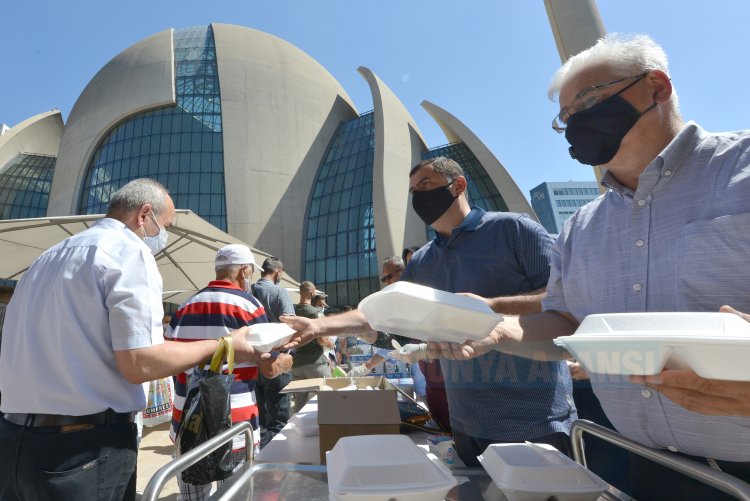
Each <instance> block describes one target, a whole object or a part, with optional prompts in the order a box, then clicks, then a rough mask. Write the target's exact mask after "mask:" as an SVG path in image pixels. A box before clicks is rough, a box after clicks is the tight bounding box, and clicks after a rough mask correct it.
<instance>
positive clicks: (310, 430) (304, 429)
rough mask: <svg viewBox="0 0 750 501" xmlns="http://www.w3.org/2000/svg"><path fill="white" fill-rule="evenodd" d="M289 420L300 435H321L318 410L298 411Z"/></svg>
mask: <svg viewBox="0 0 750 501" xmlns="http://www.w3.org/2000/svg"><path fill="white" fill-rule="evenodd" d="M289 422H290V423H291V425H292V429H293V430H294V431H295V432H296V433H297V434H298V435H301V436H303V437H312V436H316V435H320V427H319V426H318V413H317V412H298V413H297V414H294V415H293V416H292V417H291V418H290V419H289Z"/></svg>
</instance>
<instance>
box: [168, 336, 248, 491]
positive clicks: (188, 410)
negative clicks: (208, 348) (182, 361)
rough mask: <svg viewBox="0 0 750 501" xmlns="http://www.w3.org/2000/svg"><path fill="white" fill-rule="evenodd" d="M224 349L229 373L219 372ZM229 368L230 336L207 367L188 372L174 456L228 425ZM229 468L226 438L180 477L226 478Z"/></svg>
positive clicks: (231, 356)
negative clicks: (188, 380)
mask: <svg viewBox="0 0 750 501" xmlns="http://www.w3.org/2000/svg"><path fill="white" fill-rule="evenodd" d="M225 351H226V353H227V363H228V365H229V371H228V372H229V373H228V374H221V372H220V371H221V361H222V359H223V354H224V352H225ZM233 370H234V347H233V346H232V338H231V337H225V338H221V340H220V341H219V346H218V347H217V348H216V352H214V356H213V358H212V359H211V365H210V366H209V369H208V370H204V369H202V368H200V367H196V368H195V370H194V371H193V374H192V375H191V376H190V383H189V384H188V389H187V396H186V397H185V407H184V410H183V413H182V417H181V418H180V424H179V427H178V430H177V436H176V438H175V455H176V456H180V455H182V454H185V453H186V452H188V451H189V450H191V449H193V448H195V447H197V446H199V445H201V444H202V443H204V442H206V441H207V440H208V439H210V438H213V437H215V436H216V435H218V434H220V433H222V432H223V431H226V430H228V429H229V428H231V427H232V414H231V408H230V396H229V388H230V387H231V386H232V382H233V381H234V375H233V374H232V371H233ZM233 468H234V465H233V462H232V441H231V440H230V441H228V442H227V443H225V444H222V446H221V447H219V448H218V449H216V450H215V451H214V452H212V453H211V454H209V455H208V456H206V457H204V458H203V459H201V460H200V461H198V462H197V463H195V464H194V465H192V466H190V467H189V468H186V469H185V470H183V472H182V480H183V481H184V482H186V483H189V484H194V485H203V484H207V483H210V482H213V481H215V480H224V479H225V478H228V477H229V476H230V475H231V474H232V470H233Z"/></svg>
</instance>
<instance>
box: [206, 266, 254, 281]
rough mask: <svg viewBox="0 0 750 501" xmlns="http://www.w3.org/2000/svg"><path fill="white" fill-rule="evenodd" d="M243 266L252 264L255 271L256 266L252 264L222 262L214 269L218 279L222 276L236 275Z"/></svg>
mask: <svg viewBox="0 0 750 501" xmlns="http://www.w3.org/2000/svg"><path fill="white" fill-rule="evenodd" d="M243 266H251V267H252V269H253V272H254V271H255V266H253V265H252V264H250V263H248V264H220V265H219V266H215V267H214V270H215V271H216V279H217V280H220V279H222V278H227V277H236V276H237V273H239V272H240V268H242V267H243Z"/></svg>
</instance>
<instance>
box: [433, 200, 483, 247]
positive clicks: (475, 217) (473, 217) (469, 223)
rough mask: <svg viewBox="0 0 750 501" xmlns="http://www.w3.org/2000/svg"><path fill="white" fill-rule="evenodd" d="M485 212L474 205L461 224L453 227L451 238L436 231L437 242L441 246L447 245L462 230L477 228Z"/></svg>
mask: <svg viewBox="0 0 750 501" xmlns="http://www.w3.org/2000/svg"><path fill="white" fill-rule="evenodd" d="M485 214H486V212H485V211H484V210H483V209H481V208H479V207H472V208H471V211H470V212H469V214H468V215H467V216H466V217H465V218H464V220H463V221H461V224H459V225H458V226H456V227H455V228H453V231H451V235H450V237H449V238H445V237H443V236H442V235H441V234H440V233H438V232H435V244H436V245H441V246H442V245H445V244H446V243H447V242H448V241H450V240H451V239H452V238H454V237H455V236H457V235H458V234H460V233H461V232H462V231H474V230H476V229H477V227H478V226H479V223H481V222H482V217H483V216H484V215H485Z"/></svg>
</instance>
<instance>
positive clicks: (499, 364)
mask: <svg viewBox="0 0 750 501" xmlns="http://www.w3.org/2000/svg"><path fill="white" fill-rule="evenodd" d="M552 244H553V240H552V237H551V236H550V235H549V234H548V233H547V231H546V230H545V229H544V228H543V227H542V226H541V225H539V224H538V223H536V222H535V221H533V220H532V219H531V218H529V217H528V216H526V215H524V214H515V213H508V212H485V211H484V210H482V209H479V208H476V207H474V208H472V210H471V212H470V213H469V215H468V216H467V217H466V219H464V221H463V223H461V225H460V226H458V227H457V228H455V229H454V230H453V232H452V233H451V235H450V237H449V238H447V239H446V238H443V237H442V236H440V235H438V236H436V237H435V239H434V240H433V241H432V242H430V243H428V244H427V245H425V246H424V247H422V248H421V249H419V250H418V251H417V252H416V253H415V254H414V256H413V257H412V260H411V261H410V262H409V264H408V266H407V267H406V270H405V271H404V274H403V276H402V277H401V279H402V280H407V281H409V282H414V283H417V284H421V285H426V286H428V287H433V288H435V289H440V290H444V291H448V292H473V293H474V294H478V295H480V296H483V297H497V296H515V295H518V294H523V293H527V292H532V291H535V290H538V289H541V288H542V287H544V286H546V284H547V279H548V278H549V254H550V249H551V248H552ZM440 365H441V366H442V369H443V377H444V378H445V389H446V393H447V396H448V408H449V411H450V418H451V426H452V427H453V429H454V430H457V431H459V432H461V433H464V434H467V435H470V436H473V437H477V438H483V439H488V440H497V441H523V440H530V439H534V438H538V437H542V436H545V435H549V434H552V433H556V432H564V433H568V431H569V429H570V423H571V422H572V421H573V420H575V419H576V412H575V406H574V405H573V399H572V397H571V395H572V383H571V380H570V372H569V371H568V369H567V367H566V366H565V362H539V361H533V360H530V359H527V358H522V357H516V356H513V355H507V354H504V353H500V352H497V351H492V352H490V353H487V354H486V355H483V356H481V357H477V358H474V359H472V360H469V361H461V362H459V361H452V360H446V359H441V360H440Z"/></svg>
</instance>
